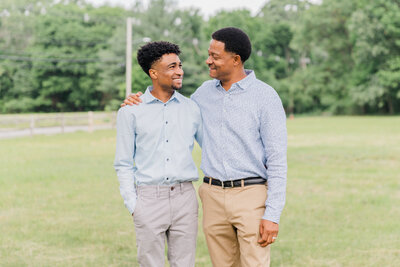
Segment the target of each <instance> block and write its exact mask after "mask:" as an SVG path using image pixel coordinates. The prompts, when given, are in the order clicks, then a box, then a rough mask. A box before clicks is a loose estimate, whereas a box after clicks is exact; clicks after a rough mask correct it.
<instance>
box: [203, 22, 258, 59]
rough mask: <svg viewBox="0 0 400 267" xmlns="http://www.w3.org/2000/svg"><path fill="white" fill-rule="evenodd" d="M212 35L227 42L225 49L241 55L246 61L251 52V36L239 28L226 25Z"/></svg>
mask: <svg viewBox="0 0 400 267" xmlns="http://www.w3.org/2000/svg"><path fill="white" fill-rule="evenodd" d="M211 37H212V38H213V39H214V40H216V41H220V42H223V43H224V44H225V51H227V52H232V53H235V54H237V55H239V56H240V59H241V60H242V63H244V62H245V61H246V60H247V59H248V58H249V57H250V54H251V42H250V39H249V36H247V34H246V33H245V32H244V31H242V30H241V29H239V28H235V27H226V28H222V29H219V30H218V31H216V32H214V33H213V34H212V35H211Z"/></svg>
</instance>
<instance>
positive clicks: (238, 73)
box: [220, 68, 247, 91]
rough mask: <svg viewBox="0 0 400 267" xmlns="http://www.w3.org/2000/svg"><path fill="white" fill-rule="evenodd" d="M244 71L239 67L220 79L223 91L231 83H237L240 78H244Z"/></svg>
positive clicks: (227, 88)
mask: <svg viewBox="0 0 400 267" xmlns="http://www.w3.org/2000/svg"><path fill="white" fill-rule="evenodd" d="M246 76H247V75H246V72H245V71H244V68H241V69H240V70H239V71H236V72H234V73H232V75H231V76H230V77H227V79H221V80H220V81H221V85H222V87H223V88H224V89H225V91H228V90H229V89H231V87H232V84H234V83H237V82H238V81H240V80H243V79H244V78H246Z"/></svg>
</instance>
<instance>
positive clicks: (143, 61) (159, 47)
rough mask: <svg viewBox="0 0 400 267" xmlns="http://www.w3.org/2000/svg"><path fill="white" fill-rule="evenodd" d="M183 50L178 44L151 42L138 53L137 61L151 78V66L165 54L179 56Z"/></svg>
mask: <svg viewBox="0 0 400 267" xmlns="http://www.w3.org/2000/svg"><path fill="white" fill-rule="evenodd" d="M180 53H181V50H180V49H179V46H178V45H177V44H173V43H170V42H165V41H157V42H149V43H147V44H145V45H143V46H142V47H140V49H139V50H138V52H137V61H138V63H139V65H140V67H142V69H143V71H144V72H145V73H146V74H147V75H149V76H150V74H149V70H150V69H151V66H152V65H153V64H154V63H155V62H156V61H157V60H159V59H160V58H161V57H162V56H163V55H165V54H176V55H179V54H180Z"/></svg>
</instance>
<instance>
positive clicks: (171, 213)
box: [114, 41, 202, 267]
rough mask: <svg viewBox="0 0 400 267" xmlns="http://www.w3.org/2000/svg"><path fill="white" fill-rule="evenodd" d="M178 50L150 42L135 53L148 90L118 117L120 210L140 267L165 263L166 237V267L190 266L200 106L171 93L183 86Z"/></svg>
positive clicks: (195, 209)
mask: <svg viewBox="0 0 400 267" xmlns="http://www.w3.org/2000/svg"><path fill="white" fill-rule="evenodd" d="M179 54H180V49H179V47H178V46H177V45H175V44H172V43H169V42H162V41H160V42H151V43H148V44H146V45H144V46H143V47H141V48H140V50H139V51H138V53H137V60H138V62H139V65H140V66H141V67H142V69H143V71H144V72H145V73H146V74H147V75H149V76H150V78H151V81H152V86H149V87H148V88H147V90H146V92H145V93H144V94H143V95H142V96H141V100H142V101H143V104H142V105H140V106H125V107H122V108H120V110H119V111H118V115H117V145H116V154H115V162H114V167H115V169H116V171H117V175H118V180H119V183H120V192H121V195H122V197H123V199H124V203H125V206H126V207H127V208H128V210H129V213H130V214H131V215H132V216H133V220H134V224H135V232H136V243H137V251H138V262H139V264H140V266H145V267H159V266H164V262H165V259H164V251H165V240H166V241H167V244H168V260H169V263H170V266H174V267H190V266H194V264H195V250H196V237H197V221H198V217H197V215H198V203H197V197H196V191H195V189H194V187H193V185H192V181H195V180H198V172H197V168H196V166H195V164H194V161H193V159H192V150H193V144H194V139H196V140H197V142H198V143H199V144H201V140H202V120H201V115H200V110H199V107H198V106H197V105H196V104H195V103H194V102H193V101H192V100H190V99H188V98H186V97H184V96H183V95H181V94H180V93H178V92H177V91H178V90H179V89H181V87H182V79H183V70H182V63H181V61H180V59H179Z"/></svg>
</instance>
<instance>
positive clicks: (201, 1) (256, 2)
mask: <svg viewBox="0 0 400 267" xmlns="http://www.w3.org/2000/svg"><path fill="white" fill-rule="evenodd" d="M88 1H89V2H91V3H93V4H95V5H101V4H104V3H110V4H113V5H115V4H118V5H124V6H127V5H129V3H132V2H133V1H129V0H88ZM265 1H266V0H177V2H178V5H179V7H180V8H184V7H189V6H194V7H198V8H200V10H201V12H202V13H203V15H205V16H206V17H208V16H210V15H213V14H214V13H215V12H217V11H218V10H221V9H226V10H232V9H237V8H243V7H244V8H247V9H249V10H250V11H251V12H252V14H255V13H256V12H257V11H259V10H260V8H261V6H263V4H264V3H265ZM144 2H147V0H145V1H144Z"/></svg>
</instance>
